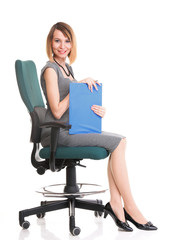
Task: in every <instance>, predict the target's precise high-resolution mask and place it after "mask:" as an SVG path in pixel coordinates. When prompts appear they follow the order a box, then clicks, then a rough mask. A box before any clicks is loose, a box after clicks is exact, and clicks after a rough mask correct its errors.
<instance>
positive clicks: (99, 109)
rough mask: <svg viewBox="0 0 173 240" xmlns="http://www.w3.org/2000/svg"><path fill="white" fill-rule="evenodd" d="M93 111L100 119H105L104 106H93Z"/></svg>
mask: <svg viewBox="0 0 173 240" xmlns="http://www.w3.org/2000/svg"><path fill="white" fill-rule="evenodd" d="M91 110H93V112H94V113H96V114H97V115H98V116H100V117H102V118H103V117H104V115H105V113H106V108H105V107H102V106H98V105H93V106H92V107H91Z"/></svg>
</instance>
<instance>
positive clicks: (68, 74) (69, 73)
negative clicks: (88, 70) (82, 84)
mask: <svg viewBox="0 0 173 240" xmlns="http://www.w3.org/2000/svg"><path fill="white" fill-rule="evenodd" d="M53 60H54V61H55V62H56V63H57V64H58V65H59V66H60V67H61V68H62V69H63V70H64V72H65V74H66V75H67V76H68V77H69V76H70V75H72V74H71V72H70V71H69V69H68V68H67V69H68V73H67V72H66V70H65V68H64V67H63V66H62V65H61V64H59V63H58V62H57V61H56V60H55V58H53ZM72 77H73V76H72Z"/></svg>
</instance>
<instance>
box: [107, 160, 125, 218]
mask: <svg viewBox="0 0 173 240" xmlns="http://www.w3.org/2000/svg"><path fill="white" fill-rule="evenodd" d="M110 158H111V157H110ZM110 161H111V160H110V159H109V162H108V179H109V189H110V195H111V199H110V204H111V207H112V210H113V211H114V213H115V215H116V216H117V217H118V218H119V219H120V220H121V221H123V222H125V217H124V211H123V205H122V199H121V194H120V192H119V190H118V188H117V186H116V184H115V182H114V179H113V176H112V171H111V168H110Z"/></svg>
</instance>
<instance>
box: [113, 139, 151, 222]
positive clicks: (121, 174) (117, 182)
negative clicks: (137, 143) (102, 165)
mask: <svg viewBox="0 0 173 240" xmlns="http://www.w3.org/2000/svg"><path fill="white" fill-rule="evenodd" d="M125 148H126V139H125V138H124V139H122V140H121V142H120V144H119V145H118V147H117V148H116V149H115V150H114V151H113V152H112V154H111V157H110V163H109V165H110V170H109V171H110V172H111V174H110V173H109V175H108V176H109V183H110V190H111V203H112V204H114V203H113V201H112V199H115V198H114V196H115V195H116V194H117V192H118V197H117V198H118V199H120V195H121V196H122V199H123V202H124V207H125V209H126V211H127V212H128V213H129V214H130V215H131V216H132V217H133V218H134V219H135V220H136V221H137V222H139V223H142V224H145V223H146V222H147V220H146V219H145V218H144V217H143V215H142V214H141V213H140V211H139V209H138V208H137V206H136V204H135V201H134V199H133V196H132V193H131V189H130V184H129V179H128V173H127V167H126V162H125ZM111 176H112V179H111ZM113 183H114V184H113ZM111 206H112V205H111ZM112 208H113V209H115V205H113V206H112ZM114 211H115V210H114ZM120 212H122V211H120ZM117 217H118V216H117ZM119 217H120V220H122V219H123V216H122V215H119Z"/></svg>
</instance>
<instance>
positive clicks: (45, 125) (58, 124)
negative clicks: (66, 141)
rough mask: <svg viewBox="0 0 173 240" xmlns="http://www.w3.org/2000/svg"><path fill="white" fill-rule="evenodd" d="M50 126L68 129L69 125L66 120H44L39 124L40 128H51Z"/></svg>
mask: <svg viewBox="0 0 173 240" xmlns="http://www.w3.org/2000/svg"><path fill="white" fill-rule="evenodd" d="M51 127H54V128H65V129H70V128H71V125H70V124H69V123H67V122H62V121H54V122H45V123H42V124H41V125H40V128H51Z"/></svg>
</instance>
